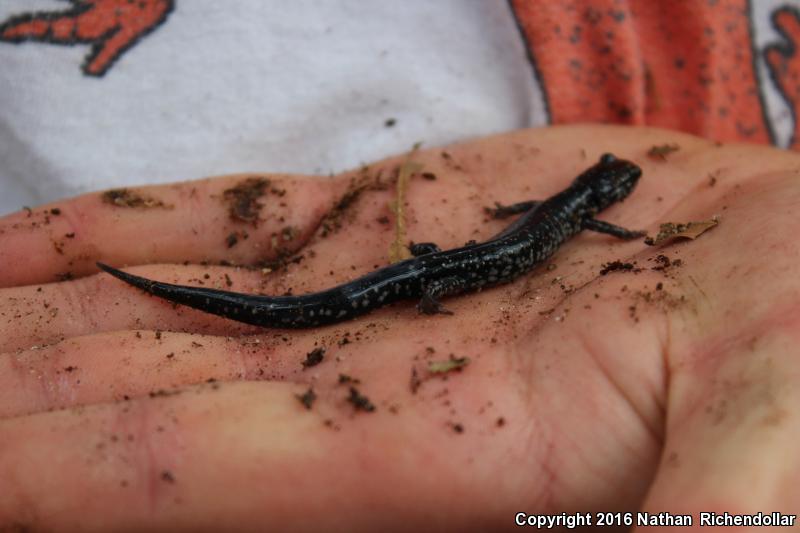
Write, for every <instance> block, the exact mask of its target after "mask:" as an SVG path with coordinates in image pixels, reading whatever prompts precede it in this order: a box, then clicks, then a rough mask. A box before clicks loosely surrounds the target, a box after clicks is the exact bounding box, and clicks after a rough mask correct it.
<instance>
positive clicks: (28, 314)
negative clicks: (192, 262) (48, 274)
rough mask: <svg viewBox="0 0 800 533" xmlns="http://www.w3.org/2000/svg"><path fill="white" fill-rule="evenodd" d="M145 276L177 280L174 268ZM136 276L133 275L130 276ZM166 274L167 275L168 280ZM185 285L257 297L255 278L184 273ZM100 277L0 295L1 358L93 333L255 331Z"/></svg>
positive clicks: (212, 271)
mask: <svg viewBox="0 0 800 533" xmlns="http://www.w3.org/2000/svg"><path fill="white" fill-rule="evenodd" d="M145 270H146V271H147V273H148V275H152V276H154V277H156V278H158V277H162V276H163V277H164V279H175V274H174V273H172V272H174V270H175V269H174V267H168V266H160V267H159V266H154V267H145ZM133 271H134V272H135V271H137V270H136V269H134V270H133ZM167 271H169V272H170V274H169V275H168V274H166V272H167ZM182 272H183V277H179V278H178V279H180V280H181V282H185V283H195V284H203V285H206V286H212V287H220V288H221V287H230V288H234V289H237V290H243V291H245V292H253V293H254V292H257V291H258V290H259V286H258V280H259V278H261V275H260V273H258V272H244V271H242V270H240V269H228V268H223V267H199V266H194V267H185V268H184V269H183V270H182ZM140 292H141V291H138V290H136V289H133V288H131V287H129V286H126V285H125V284H123V283H121V282H119V281H118V280H115V279H114V278H112V277H110V276H108V275H106V274H102V275H94V276H89V277H85V278H81V279H78V280H72V281H69V282H62V283H50V284H46V285H41V286H35V285H33V286H26V287H15V288H7V289H0V295H2V298H0V352H10V351H14V350H18V349H26V348H29V347H31V346H41V345H46V344H52V343H55V342H59V341H62V340H64V339H68V338H71V337H80V336H86V335H91V334H94V333H102V332H110V331H121V330H135V329H150V330H171V331H182V330H190V331H192V332H195V333H202V334H208V335H240V334H244V333H254V332H256V331H258V330H257V329H256V328H253V327H245V326H244V325H242V324H239V323H235V322H231V321H228V320H224V319H220V318H217V317H214V316H212V315H208V314H205V313H201V312H199V311H197V312H196V311H194V310H190V309H186V308H183V307H177V308H176V307H175V306H173V305H172V304H170V303H169V302H166V301H165V300H161V299H158V298H153V297H149V296H147V295H144V294H141V293H140Z"/></svg>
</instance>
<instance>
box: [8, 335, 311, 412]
mask: <svg viewBox="0 0 800 533" xmlns="http://www.w3.org/2000/svg"><path fill="white" fill-rule="evenodd" d="M308 342H310V343H311V346H306V344H308ZM311 350H313V339H308V340H305V339H303V340H302V341H301V340H300V339H296V338H295V339H291V342H289V341H288V339H287V341H286V342H284V341H281V340H280V339H272V338H263V339H262V338H258V337H249V338H242V339H233V338H230V337H215V336H202V335H189V334H181V333H168V332H161V331H124V332H113V333H105V334H99V335H92V336H88V337H76V338H74V339H69V340H65V341H63V342H60V343H57V344H55V345H52V346H46V347H43V348H38V349H33V350H25V351H21V352H19V353H6V354H0V418H8V417H13V416H21V415H25V414H30V413H36V412H42V411H51V410H54V409H62V408H66V407H75V406H80V405H89V404H96V403H107V402H113V401H122V400H129V399H131V398H136V397H140V396H148V395H152V396H157V395H161V394H169V391H171V390H173V389H175V388H177V387H181V386H185V385H190V384H198V383H206V382H216V381H236V380H257V379H262V380H263V379H272V380H283V379H293V380H296V381H298V382H301V383H302V382H304V380H308V379H309V378H310V377H311V375H312V374H311V373H304V372H301V370H302V369H303V366H302V362H303V361H304V359H305V358H304V355H303V354H305V353H308V352H309V351H311Z"/></svg>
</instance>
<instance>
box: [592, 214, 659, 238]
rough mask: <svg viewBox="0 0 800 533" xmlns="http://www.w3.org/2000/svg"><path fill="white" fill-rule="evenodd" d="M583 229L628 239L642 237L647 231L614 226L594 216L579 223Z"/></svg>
mask: <svg viewBox="0 0 800 533" xmlns="http://www.w3.org/2000/svg"><path fill="white" fill-rule="evenodd" d="M581 227H582V228H583V229H588V230H590V231H596V232H598V233H606V234H608V235H613V236H614V237H617V238H619V239H624V240H626V241H629V240H631V239H637V238H639V237H644V236H645V235H646V234H647V232H646V231H634V230H629V229H625V228H622V227H620V226H615V225H614V224H609V223H608V222H603V221H602V220H597V219H595V218H587V219H585V220H584V221H583V223H582V224H581Z"/></svg>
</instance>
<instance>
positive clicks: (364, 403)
mask: <svg viewBox="0 0 800 533" xmlns="http://www.w3.org/2000/svg"><path fill="white" fill-rule="evenodd" d="M347 401H348V402H350V403H351V404H352V405H353V407H354V408H355V410H356V411H365V412H367V413H371V412H373V411H374V410H375V406H374V405H373V404H372V402H371V401H370V400H369V398H367V397H366V396H364V395H363V394H361V393H360V392H359V391H358V389H357V388H355V387H350V396H348V397H347Z"/></svg>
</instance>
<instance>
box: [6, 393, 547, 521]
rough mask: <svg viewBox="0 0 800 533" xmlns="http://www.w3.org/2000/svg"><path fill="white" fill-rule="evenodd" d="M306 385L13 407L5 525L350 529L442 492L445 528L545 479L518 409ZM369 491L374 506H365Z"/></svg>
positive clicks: (497, 512) (491, 510)
mask: <svg viewBox="0 0 800 533" xmlns="http://www.w3.org/2000/svg"><path fill="white" fill-rule="evenodd" d="M303 391H304V388H303V387H297V386H291V385H282V384H217V385H216V387H212V386H210V385H206V386H203V387H201V388H200V389H196V390H187V391H185V392H184V393H182V394H177V395H174V396H169V397H164V398H153V399H143V400H139V401H130V402H124V403H122V404H114V405H103V406H94V407H89V408H85V409H82V410H80V411H72V412H55V413H46V414H41V415H36V416H30V417H20V418H16V419H11V420H6V421H2V422H0V435H2V437H3V438H2V439H0V472H2V474H3V477H2V479H3V480H4V482H3V483H2V484H0V525H3V526H7V525H8V524H22V525H24V526H27V527H28V528H29V529H59V530H62V531H70V530H74V529H82V530H93V529H97V528H103V529H120V528H130V529H145V528H154V529H198V528H202V527H204V526H205V525H206V524H208V523H212V522H213V523H225V524H226V527H231V528H232V529H237V530H241V529H259V530H261V529H269V530H272V529H280V530H282V531H291V530H308V529H315V528H316V527H317V526H318V525H319V523H318V521H319V520H320V517H328V518H326V525H327V526H330V527H333V528H334V529H347V530H350V531H355V530H360V529H364V530H374V529H375V527H376V526H378V527H380V526H389V527H394V526H396V523H395V522H394V521H395V520H396V519H397V516H396V514H395V511H394V510H396V509H402V510H403V515H404V524H416V525H419V526H422V525H423V524H428V525H429V524H430V523H429V520H430V519H431V516H433V515H435V514H436V513H437V512H438V511H439V510H440V509H442V508H445V507H446V508H450V509H457V510H458V512H456V513H454V518H453V519H452V521H449V522H448V528H449V526H450V525H454V526H456V527H457V528H462V526H463V527H466V528H471V527H474V525H475V524H476V523H479V524H485V525H486V526H487V527H489V526H492V525H495V524H503V523H507V522H508V521H509V517H513V510H514V508H515V507H520V506H522V505H523V503H524V502H525V501H527V500H528V499H529V498H530V494H531V491H532V490H533V489H534V488H535V487H533V486H532V480H541V479H543V478H542V477H541V476H539V475H537V472H541V470H542V467H541V466H540V465H537V464H536V459H537V458H538V454H530V453H529V454H528V455H526V454H522V453H520V450H519V448H520V445H519V444H516V445H515V444H514V441H513V439H510V437H513V435H517V436H520V435H521V434H523V435H524V434H525V433H526V431H527V429H526V425H525V422H524V421H523V420H519V425H518V426H517V429H516V430H513V431H506V430H507V429H508V428H506V427H497V426H496V425H494V423H493V419H491V420H487V421H486V422H487V423H486V429H485V431H482V432H478V431H475V432H474V433H473V434H471V435H467V434H460V433H457V432H455V431H453V430H452V429H450V428H448V427H447V426H445V425H444V424H443V423H442V419H443V416H442V415H443V413H444V412H445V411H446V410H447V409H449V408H453V407H441V406H437V407H433V406H431V407H428V408H427V409H424V410H420V409H417V408H415V407H414V406H413V405H403V407H402V408H400V409H399V410H397V411H396V412H395V413H392V412H390V411H389V410H387V409H380V410H376V411H375V412H372V413H368V412H363V411H354V410H353V408H352V406H351V405H349V403H348V402H347V400H346V399H345V398H346V396H347V394H346V392H343V391H335V392H334V393H331V394H328V395H320V397H319V398H318V399H317V401H316V402H315V403H314V405H313V409H312V410H310V411H309V410H307V409H305V408H304V407H303V405H302V404H301V403H300V402H299V401H298V399H297V398H296V396H295V395H296V394H300V393H302V392H303ZM459 403H460V402H458V401H457V400H455V399H454V400H453V402H452V404H454V406H455V407H457V406H458V404H459ZM486 418H488V417H486ZM504 433H506V434H507V436H506V435H504ZM54 435H55V436H57V438H54V437H53V436H54ZM522 442H524V441H522ZM509 444H511V448H509V446H508V445H509ZM444 449H446V450H447V452H446V453H442V450H444ZM509 453H511V454H512V456H513V457H515V458H518V459H519V460H520V461H521V462H516V463H515V467H514V468H513V469H508V468H505V467H503V477H502V479H499V478H498V477H497V476H496V472H497V465H502V464H507V461H508V454H509ZM501 455H502V456H505V457H506V459H503V460H501ZM476 457H480V460H479V461H478V460H476ZM43 458H47V460H46V461H45V460H43ZM498 461H500V462H498ZM490 465H491V466H490ZM45 480H46V483H47V487H48V490H46V491H43V490H41V486H42V484H43V483H44V482H45ZM533 484H534V485H535V484H538V481H534V482H533ZM332 487H335V488H336V490H331V488H332ZM498 491H500V493H501V494H498ZM365 499H366V500H367V501H369V502H371V503H370V505H369V507H371V508H374V509H376V510H379V511H376V512H375V513H368V514H364V512H363V511H364V501H365ZM298 502H304V503H303V512H302V513H298V512H297V504H298ZM353 517H358V519H357V520H355V523H347V522H346V520H348V519H349V518H353ZM331 520H333V521H334V522H330V521H331ZM340 521H343V522H340Z"/></svg>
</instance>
